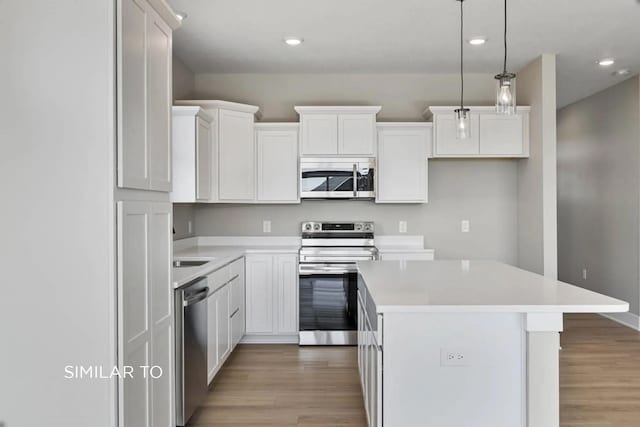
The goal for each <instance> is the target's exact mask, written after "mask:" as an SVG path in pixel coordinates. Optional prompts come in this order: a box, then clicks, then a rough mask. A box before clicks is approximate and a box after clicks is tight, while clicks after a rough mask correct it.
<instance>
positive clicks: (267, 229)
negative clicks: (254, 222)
mask: <svg viewBox="0 0 640 427" xmlns="http://www.w3.org/2000/svg"><path fill="white" fill-rule="evenodd" d="M262 232H263V233H271V221H269V220H264V221H262Z"/></svg>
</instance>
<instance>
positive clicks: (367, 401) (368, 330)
mask: <svg viewBox="0 0 640 427" xmlns="http://www.w3.org/2000/svg"><path fill="white" fill-rule="evenodd" d="M366 301H367V298H366V290H363V289H360V288H359V289H358V370H359V373H360V383H361V385H362V396H363V398H364V407H365V412H366V414H367V421H368V424H369V427H381V426H382V409H383V408H382V404H383V401H382V381H383V370H382V367H383V365H382V358H383V349H382V343H381V342H379V341H378V337H379V333H378V330H379V329H382V328H381V322H382V320H381V317H380V319H378V316H377V315H376V314H375V310H367V308H366V303H367V302H366ZM369 301H371V300H369ZM369 313H371V315H373V316H376V318H375V319H371V317H370V315H369Z"/></svg>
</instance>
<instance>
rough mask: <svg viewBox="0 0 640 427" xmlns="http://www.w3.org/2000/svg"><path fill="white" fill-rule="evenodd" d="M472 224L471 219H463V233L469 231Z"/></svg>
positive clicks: (461, 225) (461, 226) (461, 229)
mask: <svg viewBox="0 0 640 427" xmlns="http://www.w3.org/2000/svg"><path fill="white" fill-rule="evenodd" d="M470 227H471V226H470V224H469V220H468V219H463V220H462V222H461V223H460V231H462V232H463V233H468V232H469V230H470V229H471V228H470Z"/></svg>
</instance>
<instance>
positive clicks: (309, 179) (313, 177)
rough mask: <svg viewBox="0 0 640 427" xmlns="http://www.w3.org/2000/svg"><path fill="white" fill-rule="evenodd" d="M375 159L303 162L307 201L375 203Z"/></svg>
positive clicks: (302, 188) (303, 193)
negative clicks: (367, 200)
mask: <svg viewBox="0 0 640 427" xmlns="http://www.w3.org/2000/svg"><path fill="white" fill-rule="evenodd" d="M374 171H375V160H374V159H309V158H305V159H301V160H300V197H301V198H303V199H372V198H374V197H375V195H376V193H375V189H374V182H375V178H374Z"/></svg>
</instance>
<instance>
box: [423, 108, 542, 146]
mask: <svg viewBox="0 0 640 427" xmlns="http://www.w3.org/2000/svg"><path fill="white" fill-rule="evenodd" d="M456 108H457V107H429V108H428V109H427V111H425V116H426V117H431V116H432V117H433V157H434V158H482V157H486V158H496V157H506V158H522V157H529V112H530V108H529V107H526V106H519V107H518V109H517V113H516V114H514V115H499V114H496V113H495V107H469V108H470V110H471V112H470V115H471V130H470V132H471V134H470V138H468V139H463V140H460V139H457V138H456V131H455V121H454V114H453V111H454V110H455V109H456Z"/></svg>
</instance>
